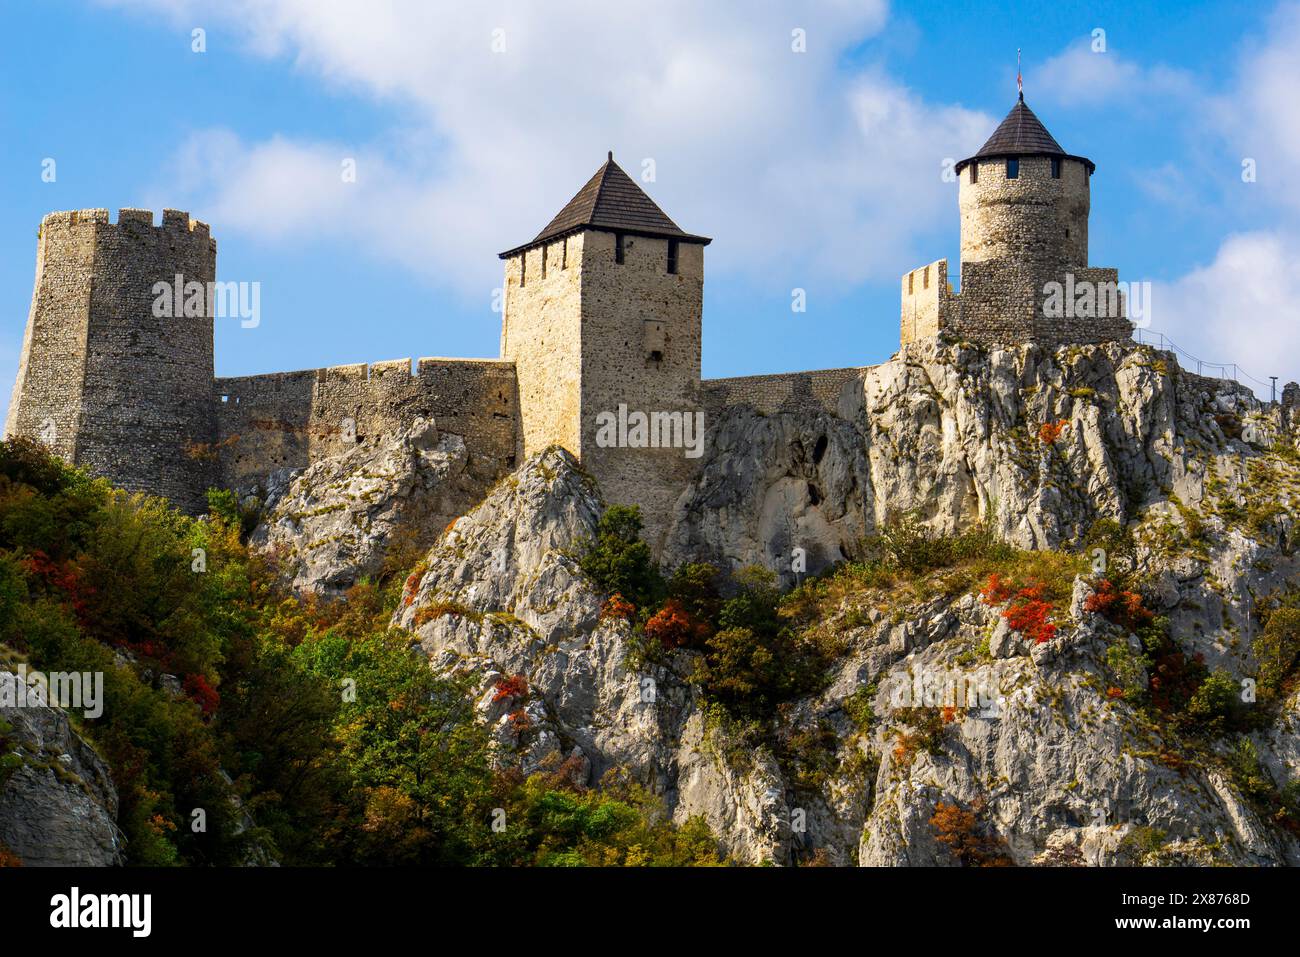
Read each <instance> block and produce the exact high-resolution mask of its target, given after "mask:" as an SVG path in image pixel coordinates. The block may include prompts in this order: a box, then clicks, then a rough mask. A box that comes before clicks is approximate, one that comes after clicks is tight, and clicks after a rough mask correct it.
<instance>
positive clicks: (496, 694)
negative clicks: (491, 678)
mask: <svg viewBox="0 0 1300 957" xmlns="http://www.w3.org/2000/svg"><path fill="white" fill-rule="evenodd" d="M527 694H528V679H527V678H526V677H524V676H523V675H506V676H505V677H503V678H501V680H499V681H498V682H497V683H496V688H495V689H494V690H493V693H492V700H493V701H504V700H505V699H506V698H523V697H525V696H526V695H527Z"/></svg>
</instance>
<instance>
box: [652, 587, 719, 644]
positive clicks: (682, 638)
mask: <svg viewBox="0 0 1300 957" xmlns="http://www.w3.org/2000/svg"><path fill="white" fill-rule="evenodd" d="M645 633H646V637H647V638H649V639H651V640H653V641H657V642H659V644H660V645H661V646H663V647H664V648H686V647H689V646H692V645H698V644H701V643H702V642H703V641H704V640H705V639H706V638H708V637H709V634H710V628H709V626H708V624H707V623H705V622H702V621H697V620H696V619H695V617H694V616H693V615H691V613H690V612H688V611H687V610H686V609H685V608H683V607H682V603H681V602H680V601H678V600H677V599H676V598H669V599H668V600H667V601H666V602H664V606H663V607H662V608H660V609H659V610H658V611H657V612H655V613H654V615H653V616H652V617H651V618H650V620H649V621H647V622H646V624H645Z"/></svg>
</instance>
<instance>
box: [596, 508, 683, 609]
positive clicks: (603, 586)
mask: <svg viewBox="0 0 1300 957" xmlns="http://www.w3.org/2000/svg"><path fill="white" fill-rule="evenodd" d="M641 529H642V522H641V509H640V508H638V507H637V506H635V505H611V506H610V507H609V508H607V509H606V510H605V514H604V515H602V516H601V517H600V522H599V524H598V525H597V526H596V537H595V538H594V539H588V540H587V541H585V542H583V543H582V546H581V551H580V555H579V558H578V567H579V568H581V569H582V570H583V572H585V573H586V575H587V577H589V578H590V579H591V580H592V582H593V583H595V585H596V587H597V588H599V589H600V590H601V591H603V592H606V593H608V594H620V595H622V596H623V597H624V598H625V599H627V600H628V601H630V602H632V604H634V605H636V607H637V609H638V610H647V609H649V608H651V607H652V606H653V605H655V604H656V603H657V602H658V601H659V600H660V599H661V598H662V597H663V593H664V583H663V578H662V576H661V575H660V574H659V569H658V568H657V567H656V566H655V563H654V559H653V558H652V557H651V554H650V546H649V545H647V544H646V543H645V542H643V541H642V540H641Z"/></svg>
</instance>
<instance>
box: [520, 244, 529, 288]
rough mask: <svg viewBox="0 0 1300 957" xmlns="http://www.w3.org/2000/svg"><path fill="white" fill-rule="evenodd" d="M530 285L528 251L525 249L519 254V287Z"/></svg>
mask: <svg viewBox="0 0 1300 957" xmlns="http://www.w3.org/2000/svg"><path fill="white" fill-rule="evenodd" d="M527 283H528V250H527V249H525V250H524V251H523V252H522V253H520V254H519V285H520V286H521V287H522V286H524V285H526V284H527Z"/></svg>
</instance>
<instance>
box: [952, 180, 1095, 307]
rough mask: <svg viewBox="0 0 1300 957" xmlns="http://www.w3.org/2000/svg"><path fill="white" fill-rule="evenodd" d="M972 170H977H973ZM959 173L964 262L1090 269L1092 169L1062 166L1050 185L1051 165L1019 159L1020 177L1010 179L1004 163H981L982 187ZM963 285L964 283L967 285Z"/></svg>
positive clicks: (962, 260) (959, 202) (962, 256)
mask: <svg viewBox="0 0 1300 957" xmlns="http://www.w3.org/2000/svg"><path fill="white" fill-rule="evenodd" d="M972 165H974V164H972ZM970 175H971V171H970V167H967V168H965V169H963V170H962V171H961V175H960V176H959V185H958V205H959V206H960V208H961V262H962V267H963V269H964V268H965V266H966V264H968V263H973V262H983V261H985V260H989V259H1012V260H1015V261H1018V262H1022V263H1040V264H1045V265H1051V266H1060V265H1068V266H1086V265H1087V264H1088V209H1089V204H1090V199H1089V185H1090V184H1089V179H1090V177H1089V175H1088V169H1087V167H1086V166H1084V165H1083V163H1081V162H1080V161H1078V160H1071V159H1063V160H1061V178H1060V179H1052V168H1051V159H1050V158H1049V157H1046V156H1022V157H1020V175H1019V176H1018V177H1017V178H1016V179H1007V164H1006V160H1005V159H987V160H981V161H980V162H979V181H978V182H975V183H972V182H971V181H970ZM964 283H965V280H964V279H963V284H964Z"/></svg>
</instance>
